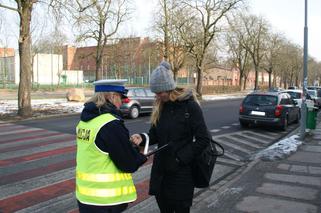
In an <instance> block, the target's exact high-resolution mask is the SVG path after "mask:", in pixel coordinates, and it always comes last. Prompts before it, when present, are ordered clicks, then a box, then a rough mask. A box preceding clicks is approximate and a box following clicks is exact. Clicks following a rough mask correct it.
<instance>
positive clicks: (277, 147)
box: [252, 135, 302, 161]
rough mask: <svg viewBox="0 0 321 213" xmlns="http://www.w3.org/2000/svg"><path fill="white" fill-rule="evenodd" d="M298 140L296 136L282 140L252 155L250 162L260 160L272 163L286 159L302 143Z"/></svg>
mask: <svg viewBox="0 0 321 213" xmlns="http://www.w3.org/2000/svg"><path fill="white" fill-rule="evenodd" d="M298 139H299V136H298V135H293V136H291V137H289V138H286V139H283V140H281V141H279V142H277V143H275V144H273V145H271V146H269V147H268V148H266V149H264V150H262V151H260V152H259V153H257V154H256V155H254V156H253V157H252V160H253V159H258V158H260V159H262V160H266V161H273V160H279V159H283V158H286V157H287V156H288V155H290V154H291V153H292V152H295V151H296V150H297V148H298V147H299V146H300V145H301V144H302V141H299V140H298Z"/></svg>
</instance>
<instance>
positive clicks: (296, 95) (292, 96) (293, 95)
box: [287, 92, 301, 99]
mask: <svg viewBox="0 0 321 213" xmlns="http://www.w3.org/2000/svg"><path fill="white" fill-rule="evenodd" d="M287 93H288V94H289V95H291V98H292V99H301V93H299V92H287Z"/></svg>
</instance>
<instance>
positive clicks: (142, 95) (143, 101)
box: [120, 87, 155, 119]
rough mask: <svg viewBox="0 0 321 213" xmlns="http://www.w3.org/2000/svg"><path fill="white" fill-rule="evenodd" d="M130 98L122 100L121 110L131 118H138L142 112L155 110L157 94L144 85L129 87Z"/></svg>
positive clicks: (128, 94)
mask: <svg viewBox="0 0 321 213" xmlns="http://www.w3.org/2000/svg"><path fill="white" fill-rule="evenodd" d="M127 89H128V93H127V96H128V98H125V99H123V100H122V102H123V104H122V105H121V107H120V111H121V112H122V113H123V115H125V116H128V117H130V118H133V119H134V118H137V117H138V116H139V115H140V114H142V113H150V112H152V110H153V103H154V99H155V94H154V93H152V92H151V91H150V89H147V88H143V87H130V88H127Z"/></svg>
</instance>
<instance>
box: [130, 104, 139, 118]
mask: <svg viewBox="0 0 321 213" xmlns="http://www.w3.org/2000/svg"><path fill="white" fill-rule="evenodd" d="M138 116H139V109H138V107H137V106H132V107H131V108H130V110H129V117H130V118H132V119H135V118H138Z"/></svg>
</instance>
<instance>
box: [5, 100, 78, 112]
mask: <svg viewBox="0 0 321 213" xmlns="http://www.w3.org/2000/svg"><path fill="white" fill-rule="evenodd" d="M31 105H32V109H33V110H35V111H39V110H55V111H57V112H62V113H67V112H70V113H77V112H81V111H82V109H83V105H84V103H83V102H68V101H67V99H65V98H64V99H36V100H31ZM17 110H18V101H17V100H0V114H7V113H8V114H9V113H13V112H16V111H17Z"/></svg>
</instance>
